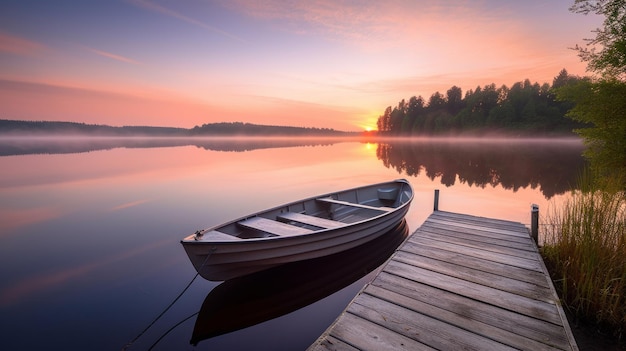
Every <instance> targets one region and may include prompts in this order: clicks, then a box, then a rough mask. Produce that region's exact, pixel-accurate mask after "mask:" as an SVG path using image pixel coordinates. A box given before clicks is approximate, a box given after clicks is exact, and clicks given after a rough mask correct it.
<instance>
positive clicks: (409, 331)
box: [348, 294, 514, 351]
mask: <svg viewBox="0 0 626 351" xmlns="http://www.w3.org/2000/svg"><path fill="white" fill-rule="evenodd" d="M372 307H373V308H372ZM348 312H350V313H353V314H355V315H358V316H359V317H361V318H364V319H367V320H370V321H372V322H374V323H376V324H384V325H385V326H386V327H387V328H388V329H390V330H392V331H394V332H396V333H398V334H400V335H403V336H406V337H408V338H411V339H414V340H417V341H419V342H421V343H423V344H425V345H428V346H430V347H433V348H435V349H437V350H459V349H470V350H494V351H495V350H514V349H513V348H512V347H509V346H506V345H504V344H502V343H500V342H497V341H494V340H492V339H488V338H485V337H483V336H481V335H478V334H475V333H473V332H471V331H468V330H465V329H462V328H459V327H456V326H454V325H451V324H448V323H445V322H442V321H441V320H439V319H436V318H432V317H430V316H427V315H425V314H421V313H416V312H415V311H412V310H410V309H407V308H404V307H402V306H399V305H397V304H395V303H393V302H389V301H386V300H382V299H379V298H376V297H375V296H372V295H369V294H361V295H359V296H358V297H357V298H356V299H355V300H354V301H353V303H351V304H350V306H348ZM372 350H373V349H372Z"/></svg>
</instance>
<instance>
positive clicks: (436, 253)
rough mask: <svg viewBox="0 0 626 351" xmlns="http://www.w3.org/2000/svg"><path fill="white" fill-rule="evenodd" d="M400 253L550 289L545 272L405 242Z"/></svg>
mask: <svg viewBox="0 0 626 351" xmlns="http://www.w3.org/2000/svg"><path fill="white" fill-rule="evenodd" d="M400 251H406V252H410V253H413V254H415V255H420V256H424V257H429V258H433V259H437V260H440V261H445V262H450V263H454V264H457V265H459V266H461V267H471V268H474V269H479V270H481V271H485V272H490V273H494V274H499V275H507V276H509V277H511V278H514V279H517V280H521V281H524V282H528V283H532V284H535V285H539V286H542V287H544V288H547V287H548V284H547V281H546V277H545V276H544V275H543V272H539V271H534V270H528V269H525V268H519V267H515V266H511V265H507V264H503V263H498V262H493V261H489V260H486V259H483V258H477V257H472V256H467V255H463V254H460V253H457V252H452V251H448V250H441V249H437V248H433V247H428V246H423V245H419V244H415V243H412V242H405V243H404V245H403V246H402V247H401V248H400V249H399V251H398V252H400Z"/></svg>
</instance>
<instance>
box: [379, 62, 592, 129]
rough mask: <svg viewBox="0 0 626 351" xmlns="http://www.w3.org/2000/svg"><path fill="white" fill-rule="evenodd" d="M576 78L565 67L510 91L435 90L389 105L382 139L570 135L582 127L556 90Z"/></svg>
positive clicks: (489, 88) (493, 88)
mask: <svg viewBox="0 0 626 351" xmlns="http://www.w3.org/2000/svg"><path fill="white" fill-rule="evenodd" d="M581 79H587V78H580V77H578V76H572V75H569V74H568V72H567V71H566V70H565V69H563V70H562V71H561V72H560V73H559V74H558V75H557V76H556V77H555V78H554V80H553V82H552V86H550V84H548V83H544V84H543V85H539V83H534V84H533V83H531V82H530V80H528V79H526V80H524V81H523V82H518V83H515V84H513V86H511V87H510V88H509V87H507V86H506V85H503V86H501V87H499V88H496V85H495V84H491V85H486V86H485V87H482V88H481V87H480V86H478V87H477V88H476V89H474V90H469V91H467V92H466V93H465V96H463V92H462V90H461V88H459V87H457V86H453V87H451V88H450V89H448V91H447V92H446V95H443V94H441V93H440V92H435V93H434V94H432V95H431V96H430V98H429V99H428V101H426V100H425V99H424V98H423V97H422V96H417V97H416V96H413V97H411V98H410V99H409V101H405V100H404V99H402V100H401V101H400V102H399V103H398V106H396V107H393V108H392V107H391V106H389V107H387V109H385V113H384V114H383V115H382V116H380V117H379V118H378V122H377V126H378V131H379V134H380V135H386V136H411V135H440V134H451V135H458V134H468V133H483V134H484V133H489V132H503V133H508V134H524V135H529V134H533V135H534V134H572V131H573V130H574V129H577V128H581V127H584V126H585V125H584V124H581V123H580V122H576V121H574V120H572V119H570V118H568V117H566V116H565V114H566V113H567V111H569V110H570V109H571V108H572V107H573V104H572V103H571V102H564V101H557V99H556V95H555V93H554V89H555V88H558V87H561V86H564V85H568V84H573V83H576V82H578V81H579V80H581Z"/></svg>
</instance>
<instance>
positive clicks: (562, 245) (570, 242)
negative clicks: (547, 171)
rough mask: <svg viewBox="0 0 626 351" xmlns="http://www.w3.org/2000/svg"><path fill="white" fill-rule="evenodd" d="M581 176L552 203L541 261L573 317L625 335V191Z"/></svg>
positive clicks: (620, 337)
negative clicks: (568, 193) (556, 205)
mask: <svg viewBox="0 0 626 351" xmlns="http://www.w3.org/2000/svg"><path fill="white" fill-rule="evenodd" d="M592 178H593V177H589V176H588V175H587V176H583V177H581V186H580V190H575V191H574V192H573V193H572V195H571V197H570V198H569V199H568V200H566V201H565V203H564V204H563V205H562V206H559V208H552V209H551V211H549V213H548V215H547V219H546V221H545V222H546V223H545V224H546V225H545V226H543V227H544V228H543V229H544V230H545V233H544V240H545V242H544V245H543V247H542V249H541V252H542V255H543V257H544V261H545V263H546V266H547V267H548V270H549V271H550V274H551V276H552V279H553V281H554V285H555V288H556V289H557V291H558V292H559V295H560V297H561V299H562V302H563V305H564V306H565V308H566V309H567V310H568V311H569V312H570V313H571V315H572V316H573V317H574V321H575V322H576V323H579V324H582V325H586V326H592V327H593V328H595V329H596V330H598V331H601V332H603V333H604V334H609V333H610V334H611V335H612V336H613V337H616V338H617V339H618V340H621V341H623V340H624V337H626V195H625V193H624V191H623V188H622V187H621V186H620V185H619V184H620V182H619V181H617V180H616V179H613V180H606V179H605V180H604V181H603V182H602V183H601V184H600V183H598V182H597V181H596V182H594V181H591V180H590V179H592Z"/></svg>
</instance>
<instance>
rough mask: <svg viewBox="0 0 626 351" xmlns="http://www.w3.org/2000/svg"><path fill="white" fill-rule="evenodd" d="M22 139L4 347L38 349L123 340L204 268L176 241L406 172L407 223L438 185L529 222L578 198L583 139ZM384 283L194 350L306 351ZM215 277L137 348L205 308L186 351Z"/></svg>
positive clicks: (0, 220)
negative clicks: (574, 188) (575, 188)
mask: <svg viewBox="0 0 626 351" xmlns="http://www.w3.org/2000/svg"><path fill="white" fill-rule="evenodd" d="M9 139H10V138H2V139H0V155H1V156H0V169H2V172H0V276H2V277H3V279H2V280H1V281H0V325H2V326H3V328H4V329H3V333H1V334H0V345H3V347H6V348H7V349H27V350H28V349H33V350H35V349H43V348H50V347H54V348H63V349H65V350H85V349H90V350H111V349H117V350H119V349H121V348H122V347H123V346H124V345H125V344H126V343H128V342H129V341H130V340H132V339H133V338H134V337H136V336H137V335H138V334H139V332H140V331H141V330H143V329H144V328H145V327H146V326H147V325H148V324H149V323H150V322H151V321H152V320H153V319H154V318H155V317H156V316H157V315H158V314H159V313H160V312H161V311H162V310H163V309H164V308H165V306H167V305H168V304H169V303H170V302H171V301H172V300H173V299H174V297H176V296H177V295H178V294H179V293H180V291H181V290H182V289H183V288H184V287H185V285H186V284H187V283H189V281H190V280H191V278H192V277H193V276H194V274H195V271H194V269H193V267H192V265H191V263H190V262H189V260H188V258H187V256H186V255H185V253H184V250H183V249H182V247H181V245H180V243H179V241H180V239H182V238H183V237H184V236H186V235H188V234H190V233H192V232H194V231H195V230H197V229H202V228H206V227H209V226H213V225H217V224H220V223H223V222H226V221H227V220H230V219H233V218H236V217H240V216H243V215H246V214H249V213H253V212H256V211H259V210H262V209H265V208H269V207H272V206H277V205H280V204H283V203H286V202H289V201H293V200H297V199H300V198H304V197H310V196H314V195H316V194H320V193H327V192H330V191H334V190H340V189H344V188H349V187H354V186H360V185H363V184H367V183H373V182H380V181H386V180H391V179H396V178H406V179H408V180H409V181H410V182H411V184H412V186H413V188H414V190H415V200H414V202H413V204H412V206H411V210H410V212H409V214H408V215H407V217H406V222H407V225H408V232H409V233H412V232H413V231H414V230H415V229H417V227H418V226H419V225H420V224H421V223H422V221H423V220H424V219H425V218H426V217H427V216H428V214H430V212H431V211H432V202H433V191H434V189H440V190H441V197H440V209H441V210H445V211H452V212H462V213H468V214H474V215H482V216H488V217H495V218H501V219H508V220H515V221H520V222H522V223H528V222H529V220H530V205H531V204H533V203H537V204H539V205H540V209H541V211H544V210H547V209H548V207H549V206H550V204H551V203H553V202H557V203H558V201H560V200H562V199H563V198H565V197H567V196H568V192H569V189H570V186H571V184H574V183H575V179H576V177H577V174H578V173H579V172H580V169H581V168H582V167H583V166H584V160H583V158H582V157H581V156H580V155H581V152H582V149H583V145H582V142H580V140H576V139H568V140H559V141H554V140H542V141H537V140H519V139H516V140H503V139H499V140H486V139H418V140H408V141H407V140H374V139H354V138H353V139H338V138H334V139H333V138H331V139H298V138H271V139H265V138H252V139H216V138H89V139H81V138H62V139H54V140H53V139H49V138H35V139H28V140H26V139H20V140H17V139H11V140H9ZM368 252H369V251H368ZM371 254H372V256H371V257H372V260H381V258H380V257H379V256H378V255H374V254H373V252H372V253H371ZM359 257H361V258H363V257H365V258H367V257H370V256H369V254H368V253H361V254H359ZM326 269H328V270H329V275H331V271H333V266H332V264H331V265H329V267H328V268H326ZM280 274H281V277H282V279H285V280H287V279H288V278H287V277H288V276H289V275H290V274H292V273H290V272H285V271H281V272H280ZM293 274H299V275H303V276H306V273H305V272H304V269H300V270H297V271H296V272H295V273H293ZM316 274H317V278H316V279H319V280H320V281H325V279H323V277H320V276H319V272H316ZM371 277H372V273H370V274H368V275H365V276H363V277H362V278H358V277H356V278H354V279H356V280H354V279H352V280H350V281H347V283H346V284H347V285H346V286H345V287H343V288H337V289H336V292H333V293H332V294H331V295H329V296H328V297H325V298H322V299H321V300H318V301H314V300H313V301H311V302H309V301H307V303H309V304H308V305H306V306H302V307H300V308H298V309H296V310H294V311H291V312H289V313H287V314H285V315H282V316H279V317H277V318H274V319H271V320H269V321H265V322H261V323H260V324H257V325H253V326H250V327H246V328H244V329H240V330H237V331H233V332H228V333H226V334H222V335H219V336H216V337H212V338H209V339H203V340H201V341H199V343H198V346H197V349H199V350H205V349H207V350H208V349H235V348H236V349H243V350H245V349H251V350H252V349H254V350H262V349H268V350H270V349H271V350H276V349H281V348H282V349H284V350H293V349H304V348H306V347H307V346H308V345H310V344H311V343H312V342H313V341H314V340H315V339H316V338H317V337H318V336H319V335H320V334H321V333H322V332H323V331H324V330H325V329H326V328H327V327H328V326H329V325H330V324H331V323H332V321H333V320H334V319H335V318H336V317H337V316H338V315H339V313H340V312H341V311H342V310H343V308H344V307H345V306H346V304H347V303H348V302H349V301H350V300H351V299H352V298H353V297H354V295H355V294H356V293H357V292H358V291H359V290H360V289H361V288H362V286H363V284H365V283H366V282H367V281H369V279H371ZM274 278H275V277H274V276H272V277H269V276H268V277H261V278H260V279H267V281H270V280H271V279H274ZM249 281H252V282H253V283H250V284H252V285H254V284H257V283H256V282H258V279H250V280H249ZM352 281H353V282H352ZM244 285H245V286H246V287H247V289H252V288H251V287H250V286H249V285H248V283H246V284H244ZM218 286H220V283H219V282H208V281H205V280H202V279H197V280H196V281H194V283H193V284H192V286H191V287H190V289H189V290H188V291H187V292H186V293H185V294H184V295H183V297H182V298H181V299H180V300H179V301H178V302H177V303H176V304H175V305H174V306H173V307H172V309H171V310H170V311H168V312H167V313H166V314H165V315H164V317H163V318H162V319H161V320H160V321H159V322H157V323H156V324H155V325H154V326H153V327H152V328H151V329H150V331H149V332H147V333H146V334H145V335H143V336H142V337H141V338H140V339H139V340H138V341H137V342H136V343H135V344H134V345H133V347H131V348H130V350H133V349H137V350H143V349H147V348H149V346H150V345H152V344H153V343H154V342H155V341H156V340H157V339H159V338H160V337H161V336H163V335H164V333H165V332H166V331H167V330H168V329H169V328H171V327H172V326H174V325H176V323H178V322H180V321H182V320H184V319H185V318H187V317H189V316H192V317H191V318H190V319H188V320H186V321H185V322H183V323H182V324H180V326H178V327H176V328H175V329H173V330H172V331H171V332H169V333H168V334H167V335H166V336H165V337H163V339H161V341H159V343H158V344H157V346H156V347H155V350H159V349H161V350H168V349H187V348H189V347H190V346H189V341H190V340H191V339H192V335H193V331H194V326H195V324H196V321H197V318H195V317H193V315H194V314H195V313H196V312H199V311H200V310H201V309H202V305H203V302H204V301H205V300H206V299H207V296H208V295H210V294H211V292H212V291H213V290H214V289H216V287H218ZM238 286H243V285H239V284H228V285H226V286H225V287H224V288H221V289H219V290H218V291H216V292H215V294H213V295H212V296H215V295H218V293H219V291H225V290H227V288H228V290H229V291H230V289H235V290H236V289H238V288H237V287H238ZM233 287H234V288H233ZM334 291H335V290H334ZM274 293H280V291H278V292H277V291H275V292H274ZM230 303H236V302H233V301H230ZM231 306H232V304H231ZM234 308H236V306H235V307H234ZM220 313H226V314H228V311H221V312H220ZM239 313H241V312H239ZM285 335H288V337H285ZM278 340H280V342H278Z"/></svg>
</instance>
